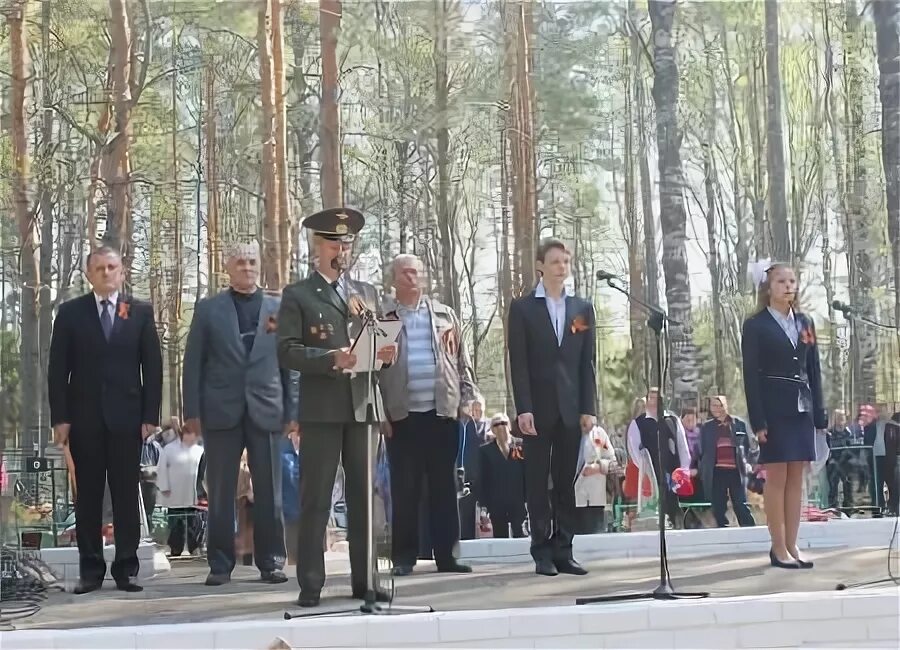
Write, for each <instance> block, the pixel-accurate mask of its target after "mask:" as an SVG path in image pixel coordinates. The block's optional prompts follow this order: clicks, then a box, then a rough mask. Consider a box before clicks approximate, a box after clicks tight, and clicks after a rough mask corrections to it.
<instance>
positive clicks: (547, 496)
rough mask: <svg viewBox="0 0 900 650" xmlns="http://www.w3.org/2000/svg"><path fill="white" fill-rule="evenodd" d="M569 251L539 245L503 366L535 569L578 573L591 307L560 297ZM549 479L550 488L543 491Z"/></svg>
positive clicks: (589, 423)
mask: <svg viewBox="0 0 900 650" xmlns="http://www.w3.org/2000/svg"><path fill="white" fill-rule="evenodd" d="M570 268H571V255H570V254H569V251H568V249H567V248H566V246H565V244H563V243H562V242H561V241H559V240H556V239H550V240H546V241H544V242H543V243H541V245H540V247H539V248H538V251H537V270H538V271H539V272H540V274H541V281H540V282H539V283H538V285H537V287H536V288H535V290H534V291H532V292H531V293H529V294H528V295H526V296H523V297H522V298H519V299H517V300H514V301H513V302H512V304H511V305H510V308H509V328H508V332H509V367H510V372H511V375H512V387H513V397H514V399H515V404H516V411H517V412H518V414H519V415H518V417H517V423H518V428H519V431H520V432H521V434H522V436H523V446H524V452H525V476H526V491H527V495H526V496H527V500H528V513H529V517H530V523H531V556H532V557H533V558H534V563H535V572H536V573H538V574H540V575H548V576H553V575H556V574H557V573H570V574H573V575H584V574H585V573H587V571H586V570H585V569H584V568H582V567H581V565H579V564H578V563H577V562H576V561H575V559H574V558H573V557H572V537H573V531H574V528H575V515H576V511H575V478H576V476H575V474H576V467H577V464H578V451H579V448H580V446H581V435H583V434H586V433H589V432H590V431H591V430H592V429H593V428H594V425H595V424H596V415H597V385H596V384H597V382H596V371H595V348H596V343H595V332H594V307H593V305H591V303H590V302H588V301H586V300H582V299H581V298H577V297H575V296H569V295H566V291H565V288H564V286H563V285H564V283H565V281H566V279H567V278H568V277H569V272H570ZM548 479H550V480H551V481H552V484H553V486H552V489H550V490H548Z"/></svg>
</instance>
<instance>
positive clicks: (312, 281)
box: [278, 208, 395, 607]
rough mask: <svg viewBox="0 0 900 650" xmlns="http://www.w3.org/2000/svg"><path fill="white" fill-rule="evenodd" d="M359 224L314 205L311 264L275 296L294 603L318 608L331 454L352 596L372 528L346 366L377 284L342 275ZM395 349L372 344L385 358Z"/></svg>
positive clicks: (354, 383)
mask: <svg viewBox="0 0 900 650" xmlns="http://www.w3.org/2000/svg"><path fill="white" fill-rule="evenodd" d="M364 224H365V218H364V217H363V215H362V213H360V212H359V211H357V210H352V209H350V208H332V209H328V210H323V211H321V212H317V213H316V214H313V215H311V216H309V217H307V218H306V219H304V221H303V227H304V228H307V229H309V230H312V231H313V232H314V233H315V238H314V241H315V251H314V254H315V258H316V260H317V266H318V270H317V271H316V272H314V273H312V274H310V276H309V277H307V278H306V279H304V280H300V281H299V282H295V283H294V284H291V285H289V286H288V287H287V288H286V289H285V290H284V298H283V300H282V302H281V315H280V317H279V322H280V327H279V330H278V337H279V340H278V357H279V359H280V360H281V365H282V366H283V367H286V368H292V369H295V370H299V371H300V373H301V374H300V392H301V394H302V395H303V399H302V400H301V402H300V424H301V426H302V429H303V435H302V437H301V439H300V456H301V457H302V459H303V472H302V473H301V477H300V533H299V548H298V551H297V581H298V582H299V583H300V597H299V598H298V599H297V604H298V605H299V606H300V607H316V606H317V605H318V604H319V599H320V595H321V591H322V588H323V586H324V585H325V558H324V554H323V552H322V540H323V539H324V537H325V527H326V526H327V524H328V516H329V514H330V512H331V495H332V489H333V487H334V480H335V474H336V473H337V466H338V461H339V460H340V461H341V462H342V463H343V466H344V475H345V477H346V486H345V488H346V499H347V509H348V513H347V516H348V529H347V538H348V541H349V542H350V573H351V576H350V582H351V588H352V590H353V597H354V598H359V599H363V598H367V596H372V597H375V598H377V599H378V600H387V596H386V594H383V593H376V594H367V593H366V592H367V589H368V580H367V577H366V564H367V562H366V539H367V535H370V534H371V529H370V522H369V520H368V508H367V507H366V497H367V494H368V490H367V487H366V475H367V472H366V451H367V444H366V435H367V434H368V431H367V425H368V424H377V422H378V419H377V412H378V408H377V403H378V401H379V399H378V394H377V387H375V388H376V390H375V396H376V410H375V412H374V413H373V412H372V409H370V408H369V404H368V397H369V382H370V380H371V379H370V376H369V374H368V373H365V372H360V373H356V374H355V375H351V374H350V373H348V372H345V371H349V370H350V369H352V368H354V367H355V366H356V355H355V354H354V353H353V352H351V350H350V346H351V340H352V339H353V338H355V337H358V336H359V335H360V333H361V332H362V328H363V325H364V322H363V318H364V316H365V313H366V311H370V312H375V313H377V312H378V310H379V304H378V293H377V292H376V291H375V287H373V286H372V285H371V284H367V283H365V282H357V281H354V280H350V279H349V278H348V277H347V276H346V273H345V272H346V270H347V268H348V265H349V262H350V259H351V252H352V247H353V242H354V240H355V237H356V234H357V233H358V232H359V231H360V230H361V229H362V227H363V225H364ZM394 352H395V349H394V347H393V346H388V347H386V348H384V349H383V350H381V351H380V352H379V353H378V358H379V359H380V360H381V361H382V362H383V363H389V362H390V361H391V360H392V359H393V357H394Z"/></svg>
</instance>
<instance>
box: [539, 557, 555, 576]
mask: <svg viewBox="0 0 900 650" xmlns="http://www.w3.org/2000/svg"><path fill="white" fill-rule="evenodd" d="M534 572H535V573H536V574H538V575H539V576H555V575H557V574H558V573H559V571H557V570H556V567H555V566H554V565H553V562H551V561H550V560H543V559H542V560H535V561H534Z"/></svg>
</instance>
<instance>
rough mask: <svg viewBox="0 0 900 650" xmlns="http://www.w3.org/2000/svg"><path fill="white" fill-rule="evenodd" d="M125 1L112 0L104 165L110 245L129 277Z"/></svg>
mask: <svg viewBox="0 0 900 650" xmlns="http://www.w3.org/2000/svg"><path fill="white" fill-rule="evenodd" d="M126 4H127V3H126V1H125V0H109V11H110V24H109V32H110V39H111V45H110V48H111V64H112V104H113V110H114V115H115V135H114V136H113V139H112V142H110V143H109V144H108V145H107V147H106V149H107V156H106V160H105V161H104V162H103V165H102V169H103V177H104V178H105V182H106V186H107V187H108V188H109V201H108V204H107V213H106V236H105V239H106V241H107V243H109V244H110V245H111V246H114V247H116V248H118V249H119V250H120V251H121V252H122V265H123V267H124V268H125V273H126V275H127V276H130V272H131V263H132V258H133V251H132V245H131V241H129V237H128V233H129V232H130V231H131V225H130V221H131V218H132V215H131V161H130V159H129V154H130V151H129V149H130V140H131V109H132V101H131V98H132V96H131V26H130V23H129V20H128V9H127V7H126Z"/></svg>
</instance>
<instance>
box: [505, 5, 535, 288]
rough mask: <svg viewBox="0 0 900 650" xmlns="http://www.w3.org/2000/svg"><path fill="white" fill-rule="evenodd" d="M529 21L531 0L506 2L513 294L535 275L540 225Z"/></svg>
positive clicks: (530, 18)
mask: <svg viewBox="0 0 900 650" xmlns="http://www.w3.org/2000/svg"><path fill="white" fill-rule="evenodd" d="M533 23H534V21H533V16H532V7H531V2H523V1H521V0H517V1H515V2H507V4H506V38H507V46H506V48H507V56H508V57H511V58H512V60H513V61H514V62H515V67H514V70H515V77H514V80H513V83H512V88H511V91H512V92H511V101H510V105H511V110H512V112H513V129H512V136H511V147H510V153H511V158H512V163H513V164H512V171H513V195H512V207H513V233H514V255H515V273H514V278H513V282H514V287H513V290H514V292H515V293H516V295H521V294H522V293H524V292H525V291H528V290H529V289H530V288H531V287H532V286H533V285H534V283H535V281H536V279H537V277H536V273H535V264H534V262H535V260H534V257H535V252H536V235H537V233H538V232H539V231H540V229H539V227H538V223H537V191H536V190H537V167H536V160H535V146H536V143H535V132H534V89H533V87H532V84H531V75H532V50H531V41H532V38H533V36H534V24H533ZM509 41H512V43H510V42H509Z"/></svg>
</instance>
